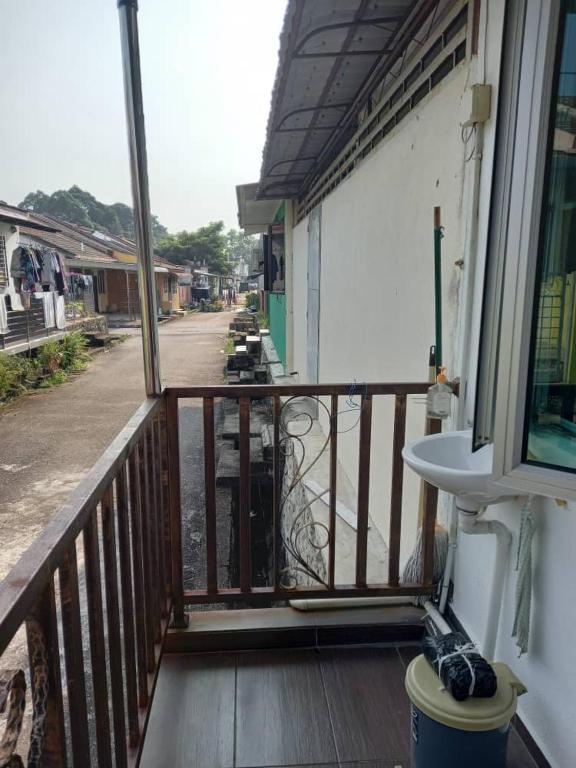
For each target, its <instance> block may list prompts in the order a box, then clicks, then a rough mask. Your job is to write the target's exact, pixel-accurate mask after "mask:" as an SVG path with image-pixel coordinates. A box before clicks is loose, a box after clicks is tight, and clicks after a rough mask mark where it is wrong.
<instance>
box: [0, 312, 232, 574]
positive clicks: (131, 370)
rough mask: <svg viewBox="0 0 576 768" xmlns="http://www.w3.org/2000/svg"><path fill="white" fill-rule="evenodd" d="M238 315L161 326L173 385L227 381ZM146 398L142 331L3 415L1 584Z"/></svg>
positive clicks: (165, 366) (165, 371)
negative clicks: (228, 341)
mask: <svg viewBox="0 0 576 768" xmlns="http://www.w3.org/2000/svg"><path fill="white" fill-rule="evenodd" d="M230 318H231V313H229V312H220V313H215V314H210V313H208V314H193V315H189V316H187V317H185V318H183V319H179V320H174V321H173V322H168V323H165V324H163V325H161V326H160V329H159V333H160V355H161V365H162V380H163V382H164V383H165V384H182V385H184V384H188V385H192V384H217V383H220V382H221V381H222V368H223V364H224V355H223V354H222V349H223V348H224V343H225V340H224V339H225V335H226V331H227V328H228V323H229V322H230ZM143 399H144V375H143V371H142V344H141V339H140V333H139V332H138V333H136V332H132V333H131V335H130V337H129V338H128V339H127V340H126V341H125V342H124V343H121V344H118V345H117V346H115V347H114V348H113V349H112V350H111V351H109V352H103V353H100V354H98V355H96V356H95V358H94V360H93V361H92V362H91V363H90V365H89V367H88V370H87V371H86V372H85V373H83V374H81V375H80V376H78V377H76V378H75V379H73V380H72V381H71V382H68V383H67V384H64V385H62V386H60V387H56V388H54V389H52V390H46V391H45V392H38V393H34V394H32V395H30V396H27V397H23V398H21V399H20V400H18V401H16V402H14V403H12V404H11V405H9V406H7V407H6V408H4V409H0V434H1V435H2V438H1V440H0V541H1V542H2V548H1V551H0V579H1V578H3V577H4V576H5V575H6V573H7V572H8V570H9V568H10V567H11V566H12V565H13V564H14V563H15V562H16V560H17V559H18V557H19V556H20V554H21V553H22V552H23V551H24V550H25V549H26V547H27V546H28V544H29V543H30V542H31V540H32V539H33V538H34V536H36V535H37V533H38V532H39V531H40V530H41V529H42V528H43V526H44V525H45V524H46V522H47V521H48V520H49V519H50V517H51V515H52V514H53V513H54V511H55V510H56V509H57V508H58V507H59V506H60V504H61V503H62V501H63V500H64V499H65V498H66V497H67V496H68V494H69V493H70V492H71V490H72V489H73V488H74V486H75V485H76V484H77V483H78V482H79V481H80V480H81V479H82V477H83V475H84V473H85V471H86V470H87V469H88V468H89V467H90V466H91V465H92V464H93V463H94V461H95V460H96V459H97V458H98V456H99V455H100V454H101V453H102V451H103V450H104V449H105V448H106V446H107V445H108V444H109V443H110V442H111V440H112V439H113V438H114V437H115V435H116V434H117V432H118V431H119V430H120V429H121V428H122V427H123V426H124V424H125V423H126V422H127V421H128V419H129V418H130V416H131V415H132V413H133V412H134V411H135V410H136V408H137V407H138V405H139V404H140V403H141V402H142V400H143Z"/></svg>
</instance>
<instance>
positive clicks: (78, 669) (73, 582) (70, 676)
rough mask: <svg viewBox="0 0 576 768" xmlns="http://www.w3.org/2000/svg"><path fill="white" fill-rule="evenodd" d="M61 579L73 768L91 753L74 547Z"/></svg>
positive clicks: (61, 571)
mask: <svg viewBox="0 0 576 768" xmlns="http://www.w3.org/2000/svg"><path fill="white" fill-rule="evenodd" d="M59 575H60V604H61V607H62V635H63V637H64V651H65V653H64V659H65V661H66V686H67V689H68V712H69V713H70V735H71V741H72V757H73V762H74V765H82V761H83V760H85V759H86V755H87V754H89V753H90V740H89V733H88V708H87V705H86V682H85V675H84V666H85V665H84V653H83V648H82V618H81V615H80V594H79V592H78V564H77V558H76V545H75V544H73V545H72V546H71V547H70V548H69V550H68V551H67V552H66V553H65V555H64V557H63V558H62V562H61V564H60V568H59Z"/></svg>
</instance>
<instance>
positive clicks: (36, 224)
mask: <svg viewBox="0 0 576 768" xmlns="http://www.w3.org/2000/svg"><path fill="white" fill-rule="evenodd" d="M0 221H5V222H7V223H8V224H15V225H16V226H18V227H21V226H26V227H28V229H36V230H42V231H44V232H56V231H58V227H54V226H52V225H49V224H47V223H46V222H44V221H43V220H42V218H41V217H40V216H38V215H36V214H34V213H32V212H31V211H26V210H24V209H23V208H16V207H15V206H13V205H8V204H7V203H0Z"/></svg>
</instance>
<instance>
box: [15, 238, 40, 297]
mask: <svg viewBox="0 0 576 768" xmlns="http://www.w3.org/2000/svg"><path fill="white" fill-rule="evenodd" d="M19 250H20V269H21V270H22V272H23V273H24V277H25V279H26V282H27V283H28V285H29V286H30V290H39V286H40V284H41V282H42V267H41V265H40V262H39V260H38V255H37V253H36V251H35V250H34V248H29V247H28V246H25V245H23V246H20V249H19Z"/></svg>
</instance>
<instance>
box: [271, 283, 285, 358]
mask: <svg viewBox="0 0 576 768" xmlns="http://www.w3.org/2000/svg"><path fill="white" fill-rule="evenodd" d="M268 317H269V320H270V336H272V341H273V342H274V346H275V347H276V352H278V357H279V358H280V360H282V364H283V365H284V366H286V296H285V294H283V293H269V294H268Z"/></svg>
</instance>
